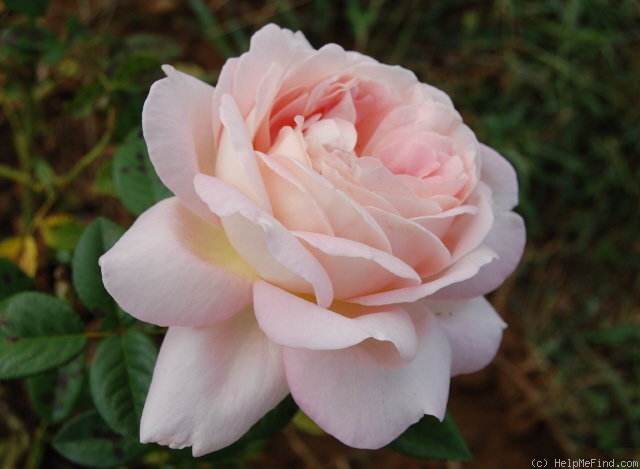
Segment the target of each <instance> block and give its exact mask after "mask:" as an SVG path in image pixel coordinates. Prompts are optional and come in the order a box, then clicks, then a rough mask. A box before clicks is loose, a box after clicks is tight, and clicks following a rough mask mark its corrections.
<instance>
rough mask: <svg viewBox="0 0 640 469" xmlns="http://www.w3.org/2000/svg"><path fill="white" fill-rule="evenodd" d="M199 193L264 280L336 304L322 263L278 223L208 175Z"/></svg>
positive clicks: (197, 180)
mask: <svg viewBox="0 0 640 469" xmlns="http://www.w3.org/2000/svg"><path fill="white" fill-rule="evenodd" d="M194 184H195V187H196V191H197V192H198V194H199V195H200V196H201V197H202V200H204V201H205V202H206V203H207V205H208V206H209V208H210V209H211V210H212V211H213V212H214V213H215V214H217V215H218V216H219V217H220V218H222V219H223V220H222V225H223V227H224V230H225V233H226V234H227V236H228V237H229V241H230V242H231V244H232V245H233V247H234V248H235V249H236V251H237V252H238V253H239V254H240V256H242V258H243V259H244V260H245V261H246V262H247V263H248V264H249V265H251V267H252V268H253V269H254V270H255V271H256V272H257V273H258V275H260V277H262V278H264V279H265V280H268V281H270V282H273V283H275V284H276V285H280V286H283V287H285V288H287V289H288V290H292V291H296V292H299V293H315V295H316V298H317V300H318V304H320V305H321V306H328V305H330V304H331V302H332V301H333V288H332V286H331V280H330V279H329V276H328V275H327V273H326V271H325V270H324V269H323V267H322V265H321V264H320V263H319V262H318V260H317V259H316V258H315V257H313V256H312V255H311V253H310V252H309V251H308V250H307V249H305V248H304V246H303V245H302V244H301V243H300V241H298V240H297V239H296V238H295V237H294V236H293V235H292V234H291V232H289V230H287V229H286V228H285V227H284V226H283V225H282V224H281V223H280V222H279V221H278V220H276V219H275V218H273V217H272V216H271V215H269V214H268V213H266V212H264V211H262V210H261V209H260V208H259V207H258V206H257V205H256V204H255V203H254V202H253V201H252V200H250V199H249V198H248V197H246V196H245V195H244V194H243V193H242V192H240V191H239V190H238V189H237V188H235V187H234V186H232V185H230V184H228V183H226V182H225V181H223V180H221V179H217V178H213V177H210V176H205V175H204V174H202V175H198V176H196V178H195V181H194Z"/></svg>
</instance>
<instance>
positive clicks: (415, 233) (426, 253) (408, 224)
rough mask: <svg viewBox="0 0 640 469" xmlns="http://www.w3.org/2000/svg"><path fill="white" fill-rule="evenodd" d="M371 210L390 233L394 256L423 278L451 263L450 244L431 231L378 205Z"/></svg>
mask: <svg viewBox="0 0 640 469" xmlns="http://www.w3.org/2000/svg"><path fill="white" fill-rule="evenodd" d="M368 210H369V213H370V214H371V215H372V216H373V218H374V219H375V220H376V221H377V222H378V224H379V225H380V226H381V227H382V229H383V230H384V232H385V234H386V235H387V238H388V239H389V242H390V243H391V252H392V253H393V255H394V256H396V257H398V258H399V259H402V260H403V261H404V262H406V263H407V264H408V265H410V266H411V267H413V269H414V270H415V271H416V272H417V273H418V274H419V275H420V276H421V277H428V276H431V275H434V274H436V273H437V272H440V271H441V270H443V269H444V268H445V267H447V266H448V265H449V264H450V263H451V255H450V253H449V251H448V250H447V247H446V246H445V245H444V244H443V243H442V241H441V240H440V238H438V237H437V236H435V235H434V234H433V233H431V232H430V231H428V230H426V229H424V228H423V227H421V226H420V225H418V224H417V223H414V222H412V221H411V220H408V219H406V218H403V217H401V216H398V215H396V214H394V213H390V212H386V211H384V210H380V209H377V208H375V207H368Z"/></svg>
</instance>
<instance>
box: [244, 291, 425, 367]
mask: <svg viewBox="0 0 640 469" xmlns="http://www.w3.org/2000/svg"><path fill="white" fill-rule="evenodd" d="M253 298H254V309H255V312H256V318H257V320H258V324H260V328H261V329H262V330H263V331H264V332H265V333H266V334H267V336H268V337H269V339H271V340H272V341H273V342H276V343H278V344H280V345H285V346H287V347H296V348H304V349H310V350H335V349H341V348H347V347H351V346H352V345H356V344H359V343H360V342H362V341H363V340H365V339H368V338H374V339H376V340H381V341H389V342H391V343H393V345H395V347H396V348H397V349H398V352H399V353H400V355H401V356H402V357H403V358H404V359H406V360H410V359H412V358H413V357H414V356H415V353H416V346H417V337H416V331H415V328H414V325H413V322H412V321H411V318H410V317H409V314H407V312H406V311H404V310H403V309H401V308H400V307H398V306H395V305H394V306H387V307H386V308H366V307H363V306H358V305H349V304H339V305H336V306H334V308H336V309H338V308H339V309H340V310H341V311H340V312H339V313H338V312H334V311H331V310H328V309H325V308H321V307H320V306H318V305H316V304H314V303H310V302H308V301H306V300H304V299H302V298H300V297H298V296H295V295H292V294H291V293H288V292H286V291H284V290H282V289H280V288H278V287H275V286H273V285H271V284H269V283H267V282H264V281H257V282H256V283H255V285H254V289H253Z"/></svg>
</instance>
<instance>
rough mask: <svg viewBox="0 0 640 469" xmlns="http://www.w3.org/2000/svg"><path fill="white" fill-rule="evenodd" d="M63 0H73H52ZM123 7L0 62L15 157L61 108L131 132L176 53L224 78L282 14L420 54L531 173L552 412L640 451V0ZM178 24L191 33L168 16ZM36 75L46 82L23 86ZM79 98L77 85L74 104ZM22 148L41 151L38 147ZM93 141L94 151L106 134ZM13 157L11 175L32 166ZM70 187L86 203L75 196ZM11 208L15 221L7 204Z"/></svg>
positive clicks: (571, 439) (359, 44)
mask: <svg viewBox="0 0 640 469" xmlns="http://www.w3.org/2000/svg"><path fill="white" fill-rule="evenodd" d="M58 3H64V2H56V1H52V2H51V4H52V6H53V5H56V4H58ZM160 3H161V2H158V4H160ZM256 5H257V6H256ZM52 8H53V7H52ZM109 8H113V7H105V11H96V12H91V11H89V12H87V11H85V13H86V15H85V18H79V17H78V13H77V12H74V11H73V10H71V11H67V13H68V18H62V19H61V18H60V17H54V18H53V19H52V17H51V15H50V16H49V17H47V18H48V19H49V21H51V25H50V28H51V31H52V32H51V34H58V37H61V38H62V40H61V41H60V49H59V50H54V49H51V50H35V51H34V50H31V49H29V50H26V49H25V50H22V52H20V54H21V55H20V54H18V55H16V54H14V55H11V54H9V55H11V57H10V58H11V62H10V64H11V65H12V66H11V67H10V68H7V69H6V71H5V72H2V74H1V75H0V81H1V82H2V84H3V91H2V97H3V103H4V104H5V105H4V106H3V117H2V118H1V119H0V129H2V133H1V134H0V135H2V136H3V137H5V136H8V135H9V134H10V129H11V131H12V132H13V135H14V140H15V142H14V143H15V144H16V148H18V151H17V154H15V155H14V154H13V151H11V152H9V153H5V155H4V156H2V162H3V163H5V164H6V163H7V160H10V159H11V158H13V157H15V158H16V160H18V159H19V158H20V155H21V154H23V153H24V152H29V151H31V152H35V153H37V152H43V151H45V150H46V148H53V151H52V152H53V154H54V155H55V154H56V152H59V151H60V150H59V149H57V147H56V145H51V143H49V146H48V147H47V140H46V139H47V138H48V139H49V140H51V139H56V138H58V139H59V138H60V136H59V135H55V134H53V133H52V132H51V131H50V130H47V129H46V125H45V122H46V119H47V118H52V117H51V116H52V115H55V113H56V112H58V113H63V114H65V113H66V119H70V118H71V116H75V121H74V122H76V124H74V125H76V126H85V128H86V126H87V125H89V126H94V127H96V128H97V130H94V132H97V133H98V134H99V133H100V132H101V131H104V126H105V116H106V115H107V111H106V109H108V108H113V109H116V112H117V114H118V117H119V119H118V120H117V125H116V126H115V128H113V129H111V130H110V131H112V132H113V135H114V137H113V138H114V142H115V143H116V144H117V143H118V142H119V141H123V140H124V138H125V135H126V133H127V131H128V130H129V129H131V128H133V127H135V126H137V125H138V120H139V117H138V116H139V111H140V106H141V103H142V100H143V97H144V93H145V91H146V89H148V86H149V83H150V82H151V81H152V80H153V79H154V78H156V77H157V72H156V71H155V70H157V65H158V64H159V62H161V61H164V60H168V61H172V62H176V61H179V62H182V63H183V64H185V65H186V66H187V67H191V69H193V70H194V72H195V73H197V74H199V75H200V76H203V77H205V78H209V79H215V73H216V70H217V69H216V67H218V66H219V64H220V63H222V60H223V58H224V57H226V56H229V55H236V54H237V53H239V52H241V51H242V50H243V49H245V48H246V47H247V44H248V38H249V37H250V34H251V31H253V30H255V29H256V28H257V27H258V26H260V25H261V24H264V23H266V22H269V21H275V22H277V23H279V24H281V25H283V26H288V27H291V28H295V29H302V30H303V31H304V32H305V33H306V34H307V36H308V38H309V39H310V41H311V42H312V43H313V44H314V45H316V46H319V45H321V44H323V43H325V42H329V41H334V42H338V43H340V44H342V45H343V46H345V48H349V49H357V50H360V51H362V52H365V53H368V54H370V55H372V56H374V57H376V58H377V59H379V60H380V61H383V62H388V63H398V64H401V65H404V66H406V67H407V68H409V69H412V70H414V71H415V72H416V73H417V75H418V76H419V77H420V78H421V79H422V80H424V81H427V82H429V83H431V84H433V85H435V86H438V87H439V88H442V89H444V90H445V91H447V92H448V93H449V94H450V95H451V96H452V98H453V100H454V102H455V103H456V106H457V107H458V109H459V110H460V112H461V113H462V114H463V116H464V118H465V120H466V121H467V122H468V123H469V125H470V126H471V127H472V128H473V129H474V130H475V131H476V133H477V134H478V136H479V138H480V139H481V140H482V141H484V142H487V143H489V144H490V145H492V146H494V147H495V148H497V149H498V150H499V151H501V152H502V153H503V154H504V155H505V156H506V157H507V158H508V159H509V160H510V161H511V162H512V163H513V164H514V166H515V167H516V169H517V171H518V174H519V178H520V187H521V203H520V206H519V210H520V212H521V213H522V214H523V215H524V217H525V219H526V223H527V227H528V236H529V242H528V247H527V252H526V256H525V259H524V262H523V264H522V265H521V267H520V269H519V270H518V272H517V274H516V275H515V277H514V279H513V281H512V282H511V283H510V285H509V290H508V293H509V294H508V297H507V299H506V300H505V306H506V308H507V309H508V310H509V311H512V312H513V314H514V317H513V319H512V320H516V321H518V322H519V323H520V324H521V325H522V330H523V331H524V338H523V340H525V341H526V342H527V344H528V346H531V347H532V348H533V349H534V350H535V353H536V356H538V357H540V360H541V363H542V364H541V365H540V367H541V369H543V370H544V374H545V380H544V386H543V387H540V388H539V389H537V392H538V395H539V396H540V402H541V406H544V407H545V408H544V409H541V412H543V413H544V414H545V416H546V418H547V419H550V420H552V421H553V423H554V425H555V427H557V428H559V429H560V430H559V431H560V432H562V434H563V438H565V441H566V442H568V443H566V445H565V446H566V447H567V448H568V450H570V451H572V452H574V453H575V454H578V453H580V454H582V453H585V452H586V453H588V452H589V451H597V452H598V454H603V455H616V456H617V455H630V454H632V448H640V348H639V347H638V344H640V309H639V306H638V305H639V304H640V293H639V292H640V280H639V277H638V270H639V268H640V221H639V220H640V209H639V207H640V105H639V103H640V54H638V48H639V46H640V7H639V6H638V4H637V2H635V1H614V2H611V1H604V0H568V1H566V2H541V1H540V2H521V1H517V0H493V1H492V0H487V1H477V0H475V1H472V0H453V1H448V2H447V1H439V2H436V1H430V2H420V1H417V0H396V1H393V2H392V1H384V0H373V1H370V2H365V1H363V0H344V1H335V2H334V1H328V0H307V1H299V0H280V1H273V2H245V1H240V2H221V1H220V2H217V1H211V2H206V1H204V0H190V1H189V2H187V3H186V4H185V5H184V6H181V7H176V8H175V11H174V10H166V11H162V10H158V12H156V13H155V16H154V15H153V14H145V13H142V12H137V13H136V12H134V13H131V14H130V16H127V17H120V18H119V20H118V21H119V26H118V28H116V27H115V26H116V25H115V23H114V21H113V19H112V18H113V16H114V13H115V11H114V10H109ZM120 13H121V12H120ZM1 15H2V22H3V24H4V25H5V26H6V28H4V27H3V29H4V30H5V32H4V33H3V38H4V39H3V40H4V42H3V46H2V47H3V54H5V58H6V57H7V56H6V54H7V53H8V52H7V51H8V48H11V47H13V49H12V51H13V52H15V50H17V48H19V46H20V44H19V43H17V42H15V41H14V42H11V41H12V40H13V39H14V38H16V37H18V39H20V38H21V37H22V36H19V35H18V36H16V34H17V32H16V30H15V29H14V30H13V33H11V32H6V31H9V27H15V25H16V24H18V23H20V21H22V20H21V19H20V17H18V16H17V15H13V14H10V13H8V12H7V11H4V12H2V13H1ZM72 15H73V16H75V17H76V19H75V20H71V19H69V18H71V16H72ZM169 15H172V19H170V18H169ZM65 21H66V26H65ZM25 24H26V23H25ZM33 24H35V25H38V26H37V27H36V28H35V29H32V30H29V31H31V33H33V32H38V33H42V32H43V31H49V29H45V28H49V26H48V25H47V23H45V22H44V21H41V20H39V21H38V22H34V23H33ZM168 24H170V25H172V26H173V27H174V28H175V31H176V33H177V37H176V38H172V37H170V35H167V34H166V31H164V30H163V29H162V28H164V27H165V26H166V25H168ZM138 28H140V29H141V30H142V31H146V33H149V34H151V35H149V36H147V42H144V41H142V39H140V37H139V35H136V34H134V33H133V32H132V31H137V30H138ZM18 32H20V31H18ZM11 34H13V36H12V35H11ZM153 34H155V35H153ZM134 36H136V37H134ZM98 37H99V38H100V39H97V38H98ZM136 41H137V42H136ZM16 44H17V45H16ZM122 44H128V45H129V46H131V44H133V45H134V46H135V45H136V44H137V45H138V46H136V47H138V48H137V49H136V47H132V48H131V47H130V48H128V49H126V50H122V49H121V46H122ZM140 44H143V45H144V47H143V46H142V45H140ZM27 49H28V47H27ZM203 50H204V53H203V52H200V51H203ZM13 52H12V53H13ZM56 53H57V54H61V56H62V58H60V57H57V58H56V56H55V54H56ZM34 54H35V56H36V59H35V60H36V62H38V64H39V65H38V67H40V68H37V69H34V70H37V71H39V72H40V73H41V74H42V72H43V70H44V71H45V72H48V73H45V75H44V78H42V77H41V76H38V75H34V74H30V72H29V70H30V69H29V63H30V62H29V61H32V62H33V60H34V59H33V55H34ZM88 58H91V60H88ZM8 63H9V62H8ZM65 67H66V68H65ZM73 67H76V68H75V69H74V68H73ZM19 80H22V82H23V83H27V85H28V86H31V88H32V90H35V92H34V93H31V94H30V93H27V94H24V93H25V88H24V87H21V85H20V84H19V83H20V81H19ZM25 80H26V81H25ZM12 93H13V94H12ZM20 93H22V94H20ZM16 96H18V97H17V98H16ZM25 96H26V97H28V99H26V98H25ZM68 96H76V98H74V99H72V100H70V101H69V100H67V103H66V104H64V105H62V104H60V101H64V100H65V99H66V97H68ZM38 106H39V107H38ZM34 114H36V116H35V117H34ZM29 119H31V120H29ZM25 122H26V123H29V125H27V126H26V127H25V125H26V124H25ZM87 122H88V124H87ZM31 125H33V126H35V127H34V128H32V127H30V126H31ZM18 131H20V132H22V133H20V132H18ZM38 133H40V134H41V135H44V137H42V138H41V139H40V140H38V139H37V138H35V137H34V134H38ZM18 134H19V135H22V139H20V138H17V137H16V135H18ZM25 138H26V139H27V140H26V141H25ZM98 141H99V135H98V137H97V138H95V142H94V143H96V142H98ZM3 145H4V144H3ZM20 145H23V146H24V145H27V146H29V148H28V149H25V150H24V151H23V152H22V153H21V152H20V150H19V146H20ZM83 152H84V153H85V154H91V148H90V145H89V148H84V149H83V151H79V152H78V153H79V154H82V153H83ZM57 158H58V159H61V156H60V155H59V154H58V155H57ZM42 161H45V160H42ZM45 162H46V161H45ZM35 166H37V165H35ZM62 166H64V163H63V164H62ZM5 169H7V171H5V173H3V174H2V175H1V176H2V177H3V178H4V180H5V181H6V180H15V181H18V182H19V180H20V177H22V176H24V174H23V173H20V174H17V173H16V174H13V173H11V171H10V168H5ZM27 169H28V170H29V171H35V174H37V175H39V179H38V184H39V185H40V186H39V187H41V189H42V187H44V188H45V189H46V188H47V187H49V186H47V174H48V173H47V171H48V169H47V166H46V165H44V166H43V164H40V169H39V170H36V169H35V167H31V168H27ZM49 183H51V181H49ZM54 183H55V181H53V183H51V184H52V185H50V189H51V190H52V191H54V190H56V186H55V184H54ZM1 187H2V188H3V190H4V189H6V188H8V185H7V184H6V183H4V184H3V185H2V186H1ZM65 187H66V186H65ZM32 189H33V190H31V191H29V190H27V191H24V192H22V194H23V196H24V197H23V204H22V209H23V210H26V211H28V210H31V209H32V206H33V204H34V203H36V202H35V201H34V199H35V200H37V199H38V197H44V196H45V195H46V196H47V197H48V195H50V192H48V191H47V190H42V191H40V192H38V190H36V189H37V188H32ZM58 189H59V190H62V189H63V188H62V186H61V187H60V188H58ZM7 190H10V189H7ZM25 194H27V195H25ZM42 194H45V195H42ZM47 194H48V195H47ZM47 200H48V199H47ZM56 200H58V199H56ZM60 200H62V202H60V203H64V204H67V206H73V203H74V199H73V197H69V196H68V194H67V195H66V196H64V197H62V196H61V197H60ZM52 203H54V202H52ZM75 203H76V204H77V203H78V200H77V199H75ZM4 222H6V223H7V224H6V226H9V223H13V224H14V225H15V223H14V222H13V218H11V215H7V214H6V213H5V214H3V223H4ZM18 225H20V224H19V223H18ZM23 228H24V226H23ZM2 231H3V233H2V234H3V235H8V234H11V233H9V232H5V229H3V230H2ZM508 319H509V318H508Z"/></svg>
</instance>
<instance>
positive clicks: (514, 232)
mask: <svg viewBox="0 0 640 469" xmlns="http://www.w3.org/2000/svg"><path fill="white" fill-rule="evenodd" d="M525 238H526V235H525V226H524V221H523V220H522V217H520V215H518V214H517V213H514V212H499V213H497V214H496V215H495V218H494V221H493V226H492V227H491V231H489V233H488V234H487V236H486V237H485V239H484V241H483V244H484V245H485V246H487V247H489V248H490V249H491V250H493V251H494V252H495V253H496V259H495V260H493V261H492V262H491V263H489V264H486V265H484V266H482V268H481V269H480V271H479V272H478V273H477V274H476V275H475V276H473V277H471V278H469V279H467V280H465V281H462V282H459V283H455V284H453V285H451V286H448V287H446V288H443V289H442V290H440V291H438V292H437V293H436V294H435V296H434V297H435V298H438V299H467V298H473V297H476V296H480V295H485V294H487V293H489V292H490V291H493V290H495V289H496V288H498V287H499V286H500V285H502V283H503V282H504V281H505V279H506V278H507V277H508V276H509V275H511V273H512V272H513V271H514V270H515V268H516V266H517V265H518V262H520V258H521V257H522V252H523V250H524V244H525Z"/></svg>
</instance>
